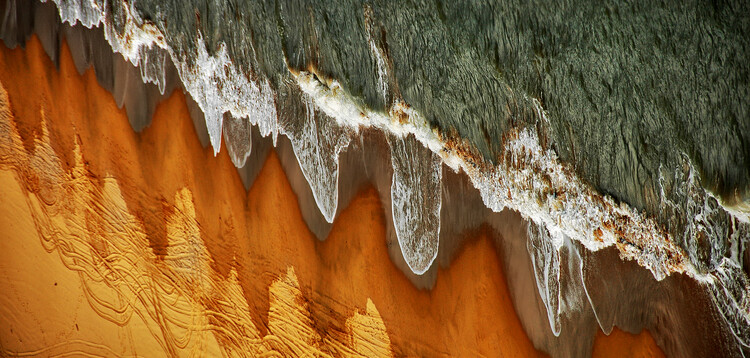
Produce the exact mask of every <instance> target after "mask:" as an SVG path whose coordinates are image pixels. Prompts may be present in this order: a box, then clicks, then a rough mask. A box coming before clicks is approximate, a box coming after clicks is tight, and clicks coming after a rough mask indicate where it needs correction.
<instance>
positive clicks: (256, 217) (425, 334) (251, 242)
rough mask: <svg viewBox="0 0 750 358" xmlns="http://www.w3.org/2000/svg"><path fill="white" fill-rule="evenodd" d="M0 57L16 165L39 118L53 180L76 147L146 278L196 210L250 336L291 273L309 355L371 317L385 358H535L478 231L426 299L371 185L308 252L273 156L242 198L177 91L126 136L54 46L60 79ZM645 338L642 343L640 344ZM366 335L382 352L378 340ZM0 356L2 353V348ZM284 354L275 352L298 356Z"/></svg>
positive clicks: (49, 68)
mask: <svg viewBox="0 0 750 358" xmlns="http://www.w3.org/2000/svg"><path fill="white" fill-rule="evenodd" d="M2 53H3V54H2V59H0V62H1V63H2V66H0V67H2V69H0V76H2V77H0V82H2V85H3V87H4V88H5V89H6V90H7V91H8V96H9V98H10V100H9V101H10V106H11V108H12V111H13V117H14V118H15V120H16V123H18V128H19V134H20V138H22V139H23V147H24V149H25V150H26V152H27V153H31V151H32V148H35V147H36V146H38V144H35V142H34V138H35V137H36V138H38V137H40V136H41V134H42V133H43V132H44V131H45V129H43V128H42V127H43V126H44V121H43V120H42V118H46V125H47V126H48V127H49V144H50V145H51V148H52V150H53V153H54V154H55V155H57V156H58V157H59V159H60V160H59V163H60V169H61V171H62V172H63V173H74V172H75V169H76V168H79V169H80V167H77V166H76V163H77V158H76V155H75V154H74V153H75V152H76V148H80V152H81V158H83V163H82V164H83V168H84V169H85V173H87V174H86V175H87V177H88V178H89V181H90V182H91V183H94V184H96V185H95V186H94V187H97V186H98V188H99V190H104V189H103V188H108V185H111V184H107V183H109V182H110V181H111V180H115V181H116V183H117V184H116V185H117V187H118V188H119V189H118V190H120V191H121V192H122V198H123V201H124V206H125V207H126V208H127V212H128V213H130V214H131V215H133V217H135V218H136V221H137V222H139V223H140V225H141V227H142V231H143V234H144V237H145V238H146V239H147V240H148V247H149V248H150V249H152V250H153V254H154V258H155V259H153V260H152V261H154V262H155V263H154V265H156V266H158V262H160V261H161V262H164V261H167V262H169V261H170V257H172V256H174V254H172V253H170V247H172V248H173V247H174V245H170V240H171V239H173V236H174V234H173V233H172V234H170V231H169V230H170V229H169V228H170V224H169V220H171V219H170V218H172V217H173V216H174V213H175V212H185V211H186V210H187V211H190V210H188V209H186V205H187V207H189V206H194V215H195V217H194V220H195V225H194V226H195V229H196V230H197V232H199V235H198V236H199V237H200V238H201V240H202V242H203V243H204V245H205V250H206V253H207V255H208V259H206V260H205V263H206V264H207V267H208V268H207V269H206V270H207V271H208V272H209V273H210V272H213V274H211V275H215V277H216V278H217V279H218V280H219V281H221V282H223V281H222V280H224V281H226V280H229V281H231V280H230V278H231V277H233V275H236V279H237V283H238V285H239V287H240V288H241V291H242V292H241V293H242V294H241V296H242V297H243V298H244V300H245V301H246V304H247V305H248V310H247V311H248V313H249V315H250V317H251V320H250V321H251V322H252V324H254V325H255V326H256V328H257V333H258V335H259V336H260V337H264V336H268V333H269V332H275V331H274V328H273V324H272V321H273V319H272V318H271V317H274V314H275V313H274V312H277V311H274V307H275V306H274V302H273V300H269V288H272V287H274V285H275V284H276V283H277V282H290V281H288V280H287V281H284V279H285V278H286V279H289V278H290V277H292V276H291V275H290V274H289V267H292V268H293V275H294V277H295V278H296V280H297V286H298V291H299V292H301V294H300V295H299V297H303V298H304V300H303V301H304V304H305V305H306V306H305V305H303V306H302V308H301V310H302V312H303V313H304V314H303V316H305V317H307V318H308V319H309V325H308V326H310V329H309V330H308V331H307V332H308V333H315V334H317V336H319V337H321V338H320V339H319V340H316V339H314V340H312V341H310V342H311V344H310V345H311V346H317V347H321V346H324V343H326V342H328V343H329V344H330V345H329V346H326V347H338V346H337V345H336V344H333V343H336V342H339V343H341V342H350V341H354V340H355V339H354V338H353V337H355V336H357V334H356V332H355V331H356V330H353V329H351V328H350V327H352V325H351V324H350V323H349V318H350V317H356V316H357V314H358V312H364V313H365V314H363V316H367V317H370V318H372V317H376V316H379V317H381V320H382V323H383V327H384V329H385V331H387V336H386V337H387V338H388V340H389V342H390V347H389V350H387V351H390V352H392V353H394V354H396V355H414V354H418V355H425V354H426V355H436V354H441V353H449V354H451V353H452V354H460V353H464V354H466V353H473V354H480V353H484V354H492V353H493V352H494V353H497V352H500V351H503V353H507V354H509V355H516V356H529V355H536V354H539V352H535V350H534V349H533V346H532V344H531V341H530V340H529V339H528V337H527V335H526V334H525V333H524V330H523V328H522V326H521V323H520V322H519V319H518V316H517V314H516V312H515V311H514V308H513V304H512V302H511V300H510V294H509V292H508V286H507V282H506V279H505V276H504V273H503V269H502V265H501V261H500V258H499V256H498V254H497V251H496V248H495V246H494V244H493V243H492V240H491V239H490V238H489V236H488V235H489V234H488V233H487V232H486V229H484V230H479V232H477V233H476V235H475V237H473V238H470V239H468V240H465V241H466V242H464V244H463V247H462V248H460V249H459V250H458V251H457V253H456V255H455V257H454V259H453V261H452V263H451V265H450V267H449V268H447V269H443V268H440V269H439V270H438V274H437V282H436V283H435V286H434V287H433V289H432V290H430V291H423V290H418V289H416V288H415V287H414V286H413V285H412V284H411V282H410V281H409V280H408V279H407V277H406V276H404V275H403V273H402V272H401V271H400V270H399V269H398V268H397V267H396V266H395V265H394V264H393V263H392V261H391V259H390V256H389V254H388V248H387V246H386V241H387V240H386V237H385V236H386V235H385V223H384V220H385V219H384V217H383V215H384V214H383V208H382V205H381V202H380V199H379V196H378V194H377V191H376V190H375V189H374V188H373V187H372V186H371V185H370V186H368V187H367V188H365V189H361V190H360V191H359V193H358V194H357V195H356V196H355V198H354V199H353V200H352V202H351V203H350V204H349V205H348V207H347V208H345V209H343V211H342V212H341V213H340V216H339V217H338V218H337V219H336V220H335V221H334V224H333V227H332V229H331V233H330V234H329V236H328V238H327V239H326V240H325V241H323V242H320V241H318V240H317V239H316V238H315V236H314V235H313V234H312V233H311V232H310V230H309V229H308V228H307V226H306V224H305V221H304V220H303V218H302V214H301V212H300V208H299V204H298V202H297V199H296V196H295V195H294V193H293V191H292V189H291V186H290V184H289V182H288V180H287V179H286V176H285V173H284V170H283V168H282V166H281V163H280V162H279V158H278V155H277V154H276V150H271V153H270V154H269V155H268V158H267V159H266V160H265V162H264V164H263V168H262V169H261V170H260V174H259V175H258V177H257V179H256V180H255V182H254V183H253V185H252V186H251V188H250V190H249V191H247V192H245V189H244V187H243V184H242V181H241V180H240V178H239V175H238V174H237V170H236V169H235V168H234V166H233V164H232V162H231V160H230V158H229V156H228V154H227V151H226V150H222V151H220V153H219V155H218V156H217V157H214V156H213V151H212V149H211V148H203V147H202V146H201V145H200V141H199V140H198V136H197V134H196V133H195V129H194V128H193V124H192V122H191V119H190V116H189V113H188V108H187V104H186V100H185V97H184V95H183V94H182V93H181V91H175V92H174V93H173V94H171V95H169V96H168V98H167V99H166V100H165V101H164V102H162V103H160V104H159V105H158V106H157V109H156V112H155V114H154V119H153V121H152V123H151V125H150V126H149V127H148V128H146V129H144V130H143V132H141V133H135V132H134V131H133V130H132V129H131V127H130V125H129V123H128V119H127V116H126V114H125V113H124V112H125V111H124V110H121V109H118V108H117V107H116V105H115V103H114V100H113V99H112V96H111V95H110V94H109V93H108V92H106V91H105V90H104V89H102V88H101V87H100V86H99V85H98V84H97V82H96V78H95V76H94V75H93V73H92V71H91V69H89V70H87V71H86V72H85V73H84V75H83V76H79V75H78V73H77V71H76V70H75V67H74V65H73V63H72V60H71V57H70V52H69V49H68V47H67V45H66V44H63V46H62V48H61V52H60V63H59V70H56V69H55V68H54V65H52V63H51V61H50V60H49V59H48V58H47V56H46V54H45V53H44V50H43V49H42V47H41V45H40V43H39V41H38V39H37V38H36V36H33V37H32V39H31V40H30V41H29V42H28V43H27V47H26V49H24V50H20V49H14V50H9V49H7V48H5V47H3V50H2ZM24 76H30V78H26V77H24ZM31 81H34V82H35V83H37V84H38V85H39V87H38V88H37V89H38V92H39V95H38V96H33V95H31V94H30V93H29V91H30V90H29V88H28V87H29V86H28V84H29V82H31ZM83 94H85V95H83ZM40 108H41V109H42V111H43V112H40ZM40 113H44V114H43V115H40ZM78 164H81V163H78ZM15 170H16V171H25V170H27V169H25V168H16V169H15ZM227 173H231V174H230V175H227ZM25 184H26V187H27V188H28V187H29V185H30V184H29V183H25ZM22 188H23V187H22ZM185 190H187V192H189V193H190V194H185ZM27 195H29V194H27ZM34 195H35V196H36V195H38V194H36V193H35V194H34ZM186 195H189V198H190V200H187V199H186ZM183 201H184V202H183ZM187 202H191V204H186V203H187ZM89 204H90V203H89ZM191 225H192V224H191ZM136 226H137V225H136ZM191 227H192V226H191ZM25 229H26V230H28V229H29V228H25ZM22 231H23V230H22ZM183 231H184V230H183ZM26 234H28V235H29V236H31V237H33V236H34V235H36V234H37V233H36V232H26ZM26 234H24V235H26ZM472 236H474V235H472ZM19 244H20V243H19ZM103 245H105V246H106V243H105V244H103ZM92 247H94V246H92ZM4 252H11V251H10V250H4ZM384 261H387V262H384ZM201 262H202V261H201ZM233 272H234V273H233ZM284 273H286V276H285V275H284ZM211 275H210V277H214V276H211ZM467 278H468V279H467ZM280 280H281V281H280ZM188 281H189V280H188ZM292 281H294V280H292ZM290 286H291V287H294V284H290ZM272 296H273V295H272ZM280 297H281V296H280ZM467 297H475V298H476V299H475V300H467ZM198 301H200V300H198ZM371 306H372V307H374V308H375V309H374V310H373V309H372V307H371ZM289 307H292V308H294V307H296V308H299V307H297V306H289ZM304 307H307V308H304ZM282 311H283V310H282ZM305 312H306V313H305ZM373 312H377V314H374V313H373ZM405 312H406V313H409V314H405ZM277 313H278V312H277ZM282 313H283V312H282ZM487 317H503V318H504V319H498V320H495V319H487ZM375 321H377V319H375ZM214 324H215V323H214ZM228 327H229V326H226V327H223V328H225V329H226V328H228ZM493 328H494V332H490V331H492V329H493ZM329 332H335V333H334V334H333V335H331V334H330V333H329ZM376 333H377V332H376ZM381 333H382V332H381ZM6 334H7V332H3V336H4V337H7V336H6ZM315 334H313V336H314V335H315ZM644 335H645V336H647V338H648V339H642V337H644ZM375 336H377V337H379V338H380V339H379V340H377V342H383V339H382V338H383V337H382V335H377V334H375ZM636 337H637V338H638V339H636ZM369 338H372V337H369ZM649 339H650V340H649ZM366 340H367V339H366ZM628 340H632V341H638V342H641V343H642V344H644V345H645V346H648V345H649V344H653V345H654V346H655V343H654V341H653V339H652V338H650V335H648V333H641V334H640V335H639V336H634V335H630V334H629V333H624V332H619V333H617V334H616V335H612V336H609V337H606V338H602V336H601V334H600V335H598V339H597V340H596V342H597V343H599V342H601V341H610V343H608V344H612V345H613V346H614V345H616V344H617V342H619V343H620V344H622V342H623V341H628ZM217 342H220V343H219V344H220V345H221V344H222V343H226V342H222V341H221V340H217ZM331 342H333V343H331ZM597 343H595V346H596V345H597ZM6 344H7V343H6V342H3V346H4V347H3V348H4V349H6V350H7V349H10V348H9V347H7V346H6ZM341 344H343V343H341ZM229 345H231V343H230V344H229ZM272 346H273V345H272ZM286 347H287V348H289V349H290V351H287V352H296V351H295V350H294V347H291V346H290V345H287V346H286ZM352 347H353V346H348V348H349V349H353V350H354V348H352ZM470 347H475V348H474V349H476V350H473V351H472V350H469V348H470ZM276 348H277V347H276ZM653 348H654V347H650V348H649V347H647V348H646V349H651V350H650V351H654V350H653ZM331 349H332V351H334V349H335V348H331ZM505 350H507V351H505ZM605 350H606V349H605ZM656 350H658V348H656ZM646 351H649V350H646Z"/></svg>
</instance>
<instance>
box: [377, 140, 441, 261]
mask: <svg viewBox="0 0 750 358" xmlns="http://www.w3.org/2000/svg"><path fill="white" fill-rule="evenodd" d="M388 144H389V145H390V147H391V163H392V165H393V182H392V184H391V206H392V212H393V225H394V228H395V231H396V236H397V238H398V244H399V246H400V247H401V253H402V254H403V255H404V259H405V260H406V263H407V264H408V265H409V268H411V270H412V271H413V272H414V273H416V274H420V275H421V274H423V273H425V272H426V271H427V269H429V268H430V266H431V265H432V262H433V261H435V258H436V257H437V253H438V244H439V241H438V238H439V237H440V208H441V206H442V198H443V196H442V192H443V190H442V189H443V187H442V181H443V170H442V168H441V162H440V157H438V156H437V155H435V153H433V152H432V151H430V150H429V149H427V148H425V147H424V146H422V145H421V143H419V142H417V140H416V139H414V137H413V136H412V135H408V136H406V137H403V138H399V137H397V136H394V135H389V136H388Z"/></svg>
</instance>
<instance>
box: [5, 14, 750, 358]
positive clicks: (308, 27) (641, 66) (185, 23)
mask: <svg viewBox="0 0 750 358" xmlns="http://www.w3.org/2000/svg"><path fill="white" fill-rule="evenodd" d="M748 14H750V5H748V2H744V1H736V2H732V1H727V2H714V3H710V4H709V3H703V2H697V1H695V2H693V1H688V2H680V3H674V4H669V3H667V4H653V3H652V2H647V1H633V2H629V3H621V2H605V3H599V4H591V3H587V2H581V1H563V2H555V3H547V2H538V1H532V2H529V1H492V2H484V3H481V4H478V3H474V2H443V1H434V2H426V1H423V2H420V1H416V2H408V3H402V2H396V1H380V2H378V1H375V2H369V1H367V2H358V1H357V2H349V3H341V2H336V1H318V2H300V1H274V2H265V1H208V0H200V1H199V0H195V1H190V2H183V1H163V0H162V1H152V0H145V1H144V0H140V1H119V0H114V1H98V0H78V1H51V2H44V3H42V2H36V1H2V2H0V15H1V17H0V21H1V22H0V35H1V37H2V38H3V40H4V42H5V44H6V45H7V46H9V47H14V46H16V45H19V44H20V45H23V43H24V41H25V39H26V38H27V36H29V35H30V34H31V33H37V34H38V35H39V37H40V39H41V40H42V42H43V44H44V46H45V49H46V50H47V52H48V54H50V56H51V57H52V58H53V59H55V58H56V56H57V50H58V49H59V46H60V43H61V40H62V38H65V39H66V41H67V42H68V43H69V44H70V46H71V50H72V52H73V56H74V58H75V61H76V66H77V67H78V69H79V71H83V70H84V69H85V68H87V67H88V66H93V67H94V69H95V71H96V74H97V78H98V80H99V82H100V83H101V84H102V85H103V86H104V87H105V88H107V89H108V90H109V91H111V92H112V93H113V95H114V96H115V99H116V100H117V103H118V105H120V106H123V107H125V108H126V109H127V112H128V116H129V118H130V120H131V124H132V125H133V128H134V129H135V130H141V129H142V128H144V127H146V126H147V125H148V123H149V122H150V116H151V114H152V113H153V110H154V108H155V106H156V104H157V103H158V102H159V101H160V100H161V99H163V98H164V97H165V96H167V95H168V94H169V93H171V92H172V91H174V90H176V89H182V90H183V91H185V92H186V93H187V94H188V95H189V97H190V101H191V106H193V108H192V112H193V117H194V118H193V119H194V121H195V123H196V128H197V129H198V131H199V133H200V135H202V136H203V138H202V139H203V141H204V143H205V144H206V145H210V146H211V147H212V148H213V149H214V152H215V153H216V152H218V151H219V150H222V148H225V150H227V151H229V154H230V157H231V158H232V160H233V162H234V164H235V166H237V167H238V169H239V170H240V172H241V175H243V178H244V179H245V181H246V185H250V184H251V182H252V178H253V177H254V175H256V174H257V169H253V168H254V167H257V166H258V165H259V163H258V162H259V160H260V159H259V158H262V157H263V156H262V155H260V156H259V155H258V153H265V152H267V150H268V148H269V147H270V146H275V147H276V148H277V150H278V151H279V152H280V153H281V157H282V159H283V158H286V159H287V160H285V161H284V165H285V166H286V167H287V168H288V172H289V171H293V172H295V173H298V175H297V179H298V180H297V182H294V179H292V181H293V186H294V187H295V191H296V192H297V195H298V197H299V200H300V205H301V207H302V208H303V216H304V217H305V220H306V221H307V223H308V225H309V226H310V228H311V230H312V231H313V232H314V233H316V235H317V236H318V237H319V238H320V239H324V238H325V236H326V234H327V232H328V230H330V225H331V223H332V222H334V221H335V219H336V215H337V213H338V212H339V211H340V210H341V208H343V207H345V206H346V204H347V203H348V200H349V199H350V198H351V197H352V196H353V193H354V191H356V188H357V187H358V185H359V184H361V182H363V181H369V182H373V183H374V184H375V186H376V188H377V189H378V191H379V193H380V195H381V199H382V200H383V201H384V203H388V205H384V206H387V208H386V209H385V210H386V216H387V217H388V223H389V233H390V235H391V237H390V239H391V240H392V241H393V242H394V243H397V245H391V246H392V247H393V248H394V252H392V258H393V259H394V262H396V263H397V265H399V267H402V269H403V270H404V272H405V274H406V275H407V276H408V277H410V278H411V279H412V281H414V282H415V284H416V285H418V286H423V287H427V288H429V286H430V283H431V282H434V277H435V275H436V274H437V273H436V269H435V266H436V265H443V266H448V265H449V264H450V257H451V253H452V251H453V250H455V249H456V248H457V247H458V246H459V244H457V243H455V241H457V240H459V239H457V238H456V237H458V236H460V235H459V234H460V233H461V231H462V230H461V229H467V228H475V227H478V226H479V225H482V224H488V225H489V226H491V227H493V228H494V229H495V230H497V231H498V232H501V233H502V232H504V230H511V231H513V230H515V231H520V232H521V233H522V237H525V238H527V241H526V242H523V243H516V242H502V243H500V244H499V246H500V247H504V251H505V252H506V254H505V255H511V253H514V254H519V255H520V256H519V255H516V256H519V257H510V258H509V259H508V260H506V261H507V263H506V264H507V265H513V264H515V265H518V267H528V268H529V269H528V270H527V271H528V272H525V271H523V270H521V269H518V270H519V273H518V274H517V275H515V276H514V275H511V277H510V278H509V281H510V285H511V287H517V289H516V290H515V292H516V293H515V294H516V295H521V292H526V291H524V290H527V289H528V287H532V288H534V289H535V292H533V293H532V294H531V295H533V296H534V297H535V301H534V302H535V303H534V304H537V305H539V306H541V307H542V309H543V311H544V315H542V318H543V321H544V322H543V324H539V322H538V320H539V317H537V316H538V315H537V316H535V313H534V311H535V309H534V307H532V306H533V305H532V306H529V307H531V308H528V309H525V308H524V307H525V306H524V304H522V303H519V301H521V300H522V299H516V301H515V303H516V307H517V308H518V310H519V311H520V313H519V315H520V316H521V319H522V321H523V323H524V328H525V329H526V330H527V332H528V333H529V335H530V337H531V338H532V341H534V343H535V344H536V345H537V346H539V347H543V348H545V349H547V350H549V351H550V352H552V353H553V355H559V356H566V355H570V356H576V355H579V354H580V353H582V352H586V347H585V346H586V344H585V343H580V342H575V339H574V337H576V335H577V334H579V333H581V332H584V333H586V332H588V333H589V335H590V331H591V326H592V325H596V326H598V327H600V328H601V329H602V330H603V331H604V332H610V331H611V330H612V327H613V326H614V325H618V326H621V327H627V329H629V330H631V331H638V330H640V329H642V328H648V329H650V330H651V331H652V333H653V334H654V335H655V336H656V339H657V342H659V343H660V344H661V346H662V347H663V348H665V350H666V351H667V353H668V354H670V355H678V356H680V355H690V356H695V355H703V354H701V353H706V352H709V353H710V352H713V353H716V351H711V350H709V348H707V347H711V346H714V347H719V349H720V352H721V353H722V354H723V355H729V356H732V355H734V356H741V355H744V353H745V352H747V351H749V350H750V296H749V294H750V282H749V281H748V276H747V273H748V271H749V268H750V250H748V241H749V240H750V209H748V208H750V112H748V104H749V102H750V101H749V100H748V98H750V93H749V90H750V71H749V70H750V61H747V58H748V55H750V51H749V50H750V48H749V47H750V43H748V41H747V40H746V35H747V34H748V33H750V15H748ZM253 170H255V171H253ZM242 173H244V174H242ZM295 183H296V184H295ZM508 217H513V218H515V219H514V220H517V221H519V222H522V223H523V224H522V226H523V227H522V228H518V227H509V226H508V225H506V224H504V223H503V222H504V220H505V219H503V218H508ZM507 236H510V235H507ZM511 256H512V255H511ZM521 256H522V257H521ZM607 263H609V266H608V264H607ZM613 267H617V268H618V269H615V268H613ZM623 272H625V273H623ZM610 278H611V280H610ZM685 289H690V290H693V291H696V293H695V294H696V296H698V297H700V299H696V300H695V302H690V300H689V299H688V298H687V297H682V296H680V295H678V294H676V293H675V292H678V291H680V290H685ZM663 292H669V294H666V296H669V297H668V298H664V297H663V296H664V295H665V294H664V293H663ZM527 296H529V295H528V294H527ZM672 296H674V297H672ZM519 297H520V296H519ZM519 307H520V308H519ZM649 310H651V311H649ZM649 312H652V313H649ZM655 317H660V318H658V319H657V318H655ZM701 320H702V321H703V322H708V324H707V326H708V327H710V328H712V330H713V331H714V332H713V333H711V337H712V338H710V339H709V338H705V336H706V334H707V333H706V332H705V331H701V329H703V328H698V327H693V325H695V324H697V323H698V322H697V321H701ZM657 321H659V322H657ZM657 323H658V324H657ZM664 327H668V328H669V329H666V328H664ZM701 337H704V338H703V340H702V343H703V344H701V342H697V343H696V342H693V341H691V338H692V339H699V340H700V339H701ZM589 349H590V347H589Z"/></svg>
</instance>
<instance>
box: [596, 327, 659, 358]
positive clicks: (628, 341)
mask: <svg viewBox="0 0 750 358" xmlns="http://www.w3.org/2000/svg"><path fill="white" fill-rule="evenodd" d="M592 356H593V357H596V358H605V357H633V358H646V357H664V353H663V352H662V351H661V349H659V347H658V346H657V345H656V342H654V338H653V337H651V335H650V334H649V333H648V332H647V331H641V333H639V334H631V333H628V332H625V331H622V330H619V329H617V328H615V329H613V330H612V333H610V335H609V336H607V335H605V334H604V332H602V331H599V333H597V335H596V340H595V341H594V352H593V353H592Z"/></svg>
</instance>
